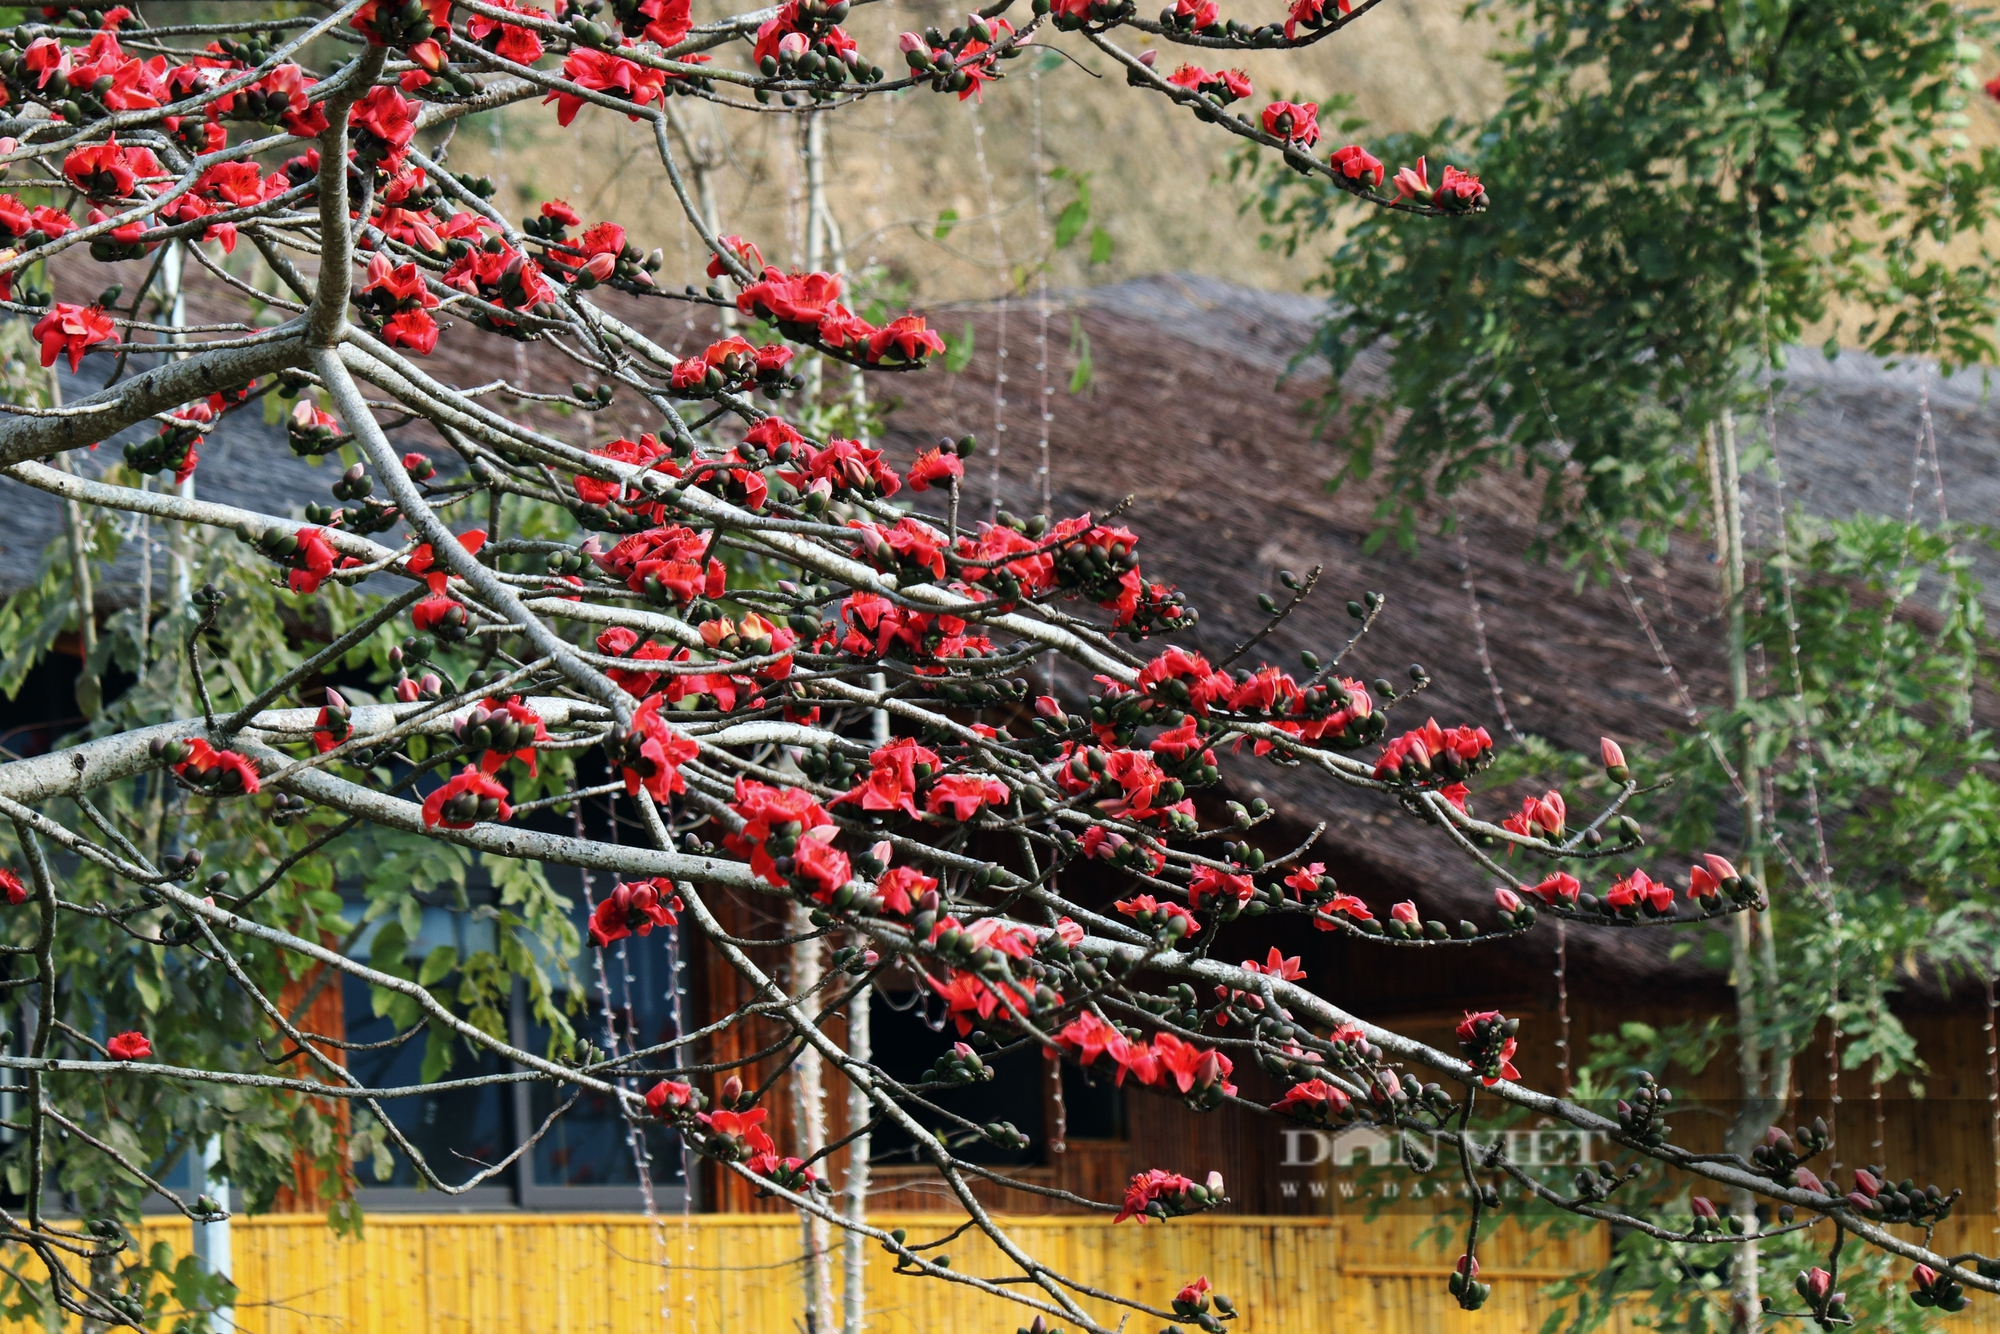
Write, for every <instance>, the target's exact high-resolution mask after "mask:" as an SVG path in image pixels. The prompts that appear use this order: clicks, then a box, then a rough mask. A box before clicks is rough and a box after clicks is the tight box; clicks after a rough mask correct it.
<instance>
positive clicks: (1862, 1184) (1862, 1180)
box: [1854, 1167, 1882, 1200]
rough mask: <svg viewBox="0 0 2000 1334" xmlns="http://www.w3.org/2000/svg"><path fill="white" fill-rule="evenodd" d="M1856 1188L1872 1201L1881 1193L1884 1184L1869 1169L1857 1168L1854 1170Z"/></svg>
mask: <svg viewBox="0 0 2000 1334" xmlns="http://www.w3.org/2000/svg"><path fill="white" fill-rule="evenodd" d="M1854 1188H1855V1189H1856V1190H1858V1191H1860V1192H1861V1193H1862V1194H1863V1195H1866V1196H1867V1197H1868V1198H1869V1199H1871V1200H1872V1199H1874V1198H1875V1196H1876V1195H1877V1194H1878V1193H1879V1192H1880V1191H1881V1189H1882V1183H1881V1181H1880V1180H1878V1179H1877V1178H1876V1176H1875V1174H1874V1173H1873V1172H1871V1171H1869V1170H1868V1169H1867V1168H1865V1167H1857V1168H1855V1169H1854Z"/></svg>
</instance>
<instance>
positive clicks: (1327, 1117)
mask: <svg viewBox="0 0 2000 1334" xmlns="http://www.w3.org/2000/svg"><path fill="white" fill-rule="evenodd" d="M1271 1110H1272V1111H1274V1112H1277V1113H1279V1114H1281V1115H1284V1116H1290V1117H1294V1118H1296V1119H1298V1120H1300V1121H1304V1122H1306V1123H1307V1124H1308V1125H1329V1124H1331V1123H1333V1122H1336V1121H1345V1120H1347V1119H1348V1118H1349V1117H1351V1116H1353V1115H1354V1100H1353V1099H1352V1098H1350V1097H1348V1096H1347V1093H1346V1091H1345V1090H1343V1089H1340V1088H1337V1087H1336V1086H1334V1085H1332V1084H1329V1083H1328V1082H1327V1081H1326V1080H1324V1079H1308V1080H1306V1081H1305V1082H1304V1083H1303V1084H1294V1085H1292V1086H1291V1087H1290V1088H1289V1089H1286V1090H1285V1096H1284V1097H1282V1098H1280V1099H1278V1100H1277V1101H1276V1102H1274V1103H1272V1104H1271Z"/></svg>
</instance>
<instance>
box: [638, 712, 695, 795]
mask: <svg viewBox="0 0 2000 1334" xmlns="http://www.w3.org/2000/svg"><path fill="white" fill-rule="evenodd" d="M665 702H666V699H665V697H664V696H662V695H648V696H647V697H646V698H645V699H643V700H641V701H640V702H639V707H638V708H636V709H634V710H632V730H631V731H630V732H628V733H626V735H625V738H624V742H623V746H622V748H620V749H619V750H618V752H617V756H618V771H619V776H620V777H622V778H623V779H624V780H625V792H626V795H628V796H634V797H636V796H638V795H639V789H640V788H641V787H644V788H645V789H646V791H647V793H648V794H650V795H651V796H652V798H653V800H655V801H665V800H667V798H668V797H670V796H671V795H673V794H674V793H676V792H685V791H687V779H685V778H683V777H682V776H681V766H682V765H683V764H686V763H687V762H688V761H689V760H691V759H693V758H694V757H695V756H697V755H699V754H701V747H700V746H699V745H697V744H696V743H695V742H693V741H691V740H689V739H688V738H687V737H684V736H682V735H681V734H680V733H679V732H677V731H675V730H674V729H673V728H671V727H669V726H667V724H666V723H664V722H662V721H661V720H660V705H661V704H662V703H665Z"/></svg>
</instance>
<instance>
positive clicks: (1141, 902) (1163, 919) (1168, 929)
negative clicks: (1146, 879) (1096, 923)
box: [1085, 835, 1201, 940]
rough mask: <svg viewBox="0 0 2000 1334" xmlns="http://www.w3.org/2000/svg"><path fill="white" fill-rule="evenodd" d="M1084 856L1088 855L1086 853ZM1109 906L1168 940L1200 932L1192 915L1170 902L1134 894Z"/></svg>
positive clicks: (1199, 924) (1197, 923)
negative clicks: (1154, 929) (1161, 933)
mask: <svg viewBox="0 0 2000 1334" xmlns="http://www.w3.org/2000/svg"><path fill="white" fill-rule="evenodd" d="M1113 837H1115V835H1114V836H1113ZM1085 855H1086V856H1088V855H1090V854H1089V853H1087V852H1086V853H1085ZM1111 906H1112V907H1113V908H1116V909H1117V910H1118V911H1119V912H1121V913H1123V914H1124V915H1125V916H1127V917H1129V918H1131V919H1132V920H1133V921H1135V922H1137V923H1138V924H1139V925H1140V926H1143V927H1147V928H1158V929H1159V930H1162V931H1164V932H1165V933H1166V935H1167V938H1168V939H1169V940H1178V939H1180V938H1181V937H1182V936H1192V935H1195V934H1197V933H1198V932H1199V931H1200V930H1201V923H1200V922H1198V921H1196V920H1195V917H1194V914H1193V913H1190V912H1189V911H1188V910H1187V909H1186V908H1183V907H1181V905H1180V904H1178V903H1175V902H1173V901H1172V900H1169V901H1167V902H1165V903H1161V902H1159V901H1158V900H1156V899H1155V898H1154V897H1153V896H1152V895H1151V894H1135V895H1133V896H1132V897H1131V898H1129V899H1120V900H1118V902H1116V903H1114V904H1112V905H1111Z"/></svg>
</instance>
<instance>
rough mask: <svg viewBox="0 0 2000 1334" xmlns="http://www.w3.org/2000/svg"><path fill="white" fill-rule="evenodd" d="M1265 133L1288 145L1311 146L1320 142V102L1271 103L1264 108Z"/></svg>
mask: <svg viewBox="0 0 2000 1334" xmlns="http://www.w3.org/2000/svg"><path fill="white" fill-rule="evenodd" d="M1264 133H1266V134H1268V135H1270V136H1272V137H1273V138H1275V139H1282V140H1284V142H1285V143H1286V144H1288V145H1295V146H1297V147H1299V148H1311V147H1312V146H1313V145H1314V144H1316V143H1318V142H1319V103H1317V102H1273V103H1271V105H1269V106H1267V107H1265V108H1264Z"/></svg>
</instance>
